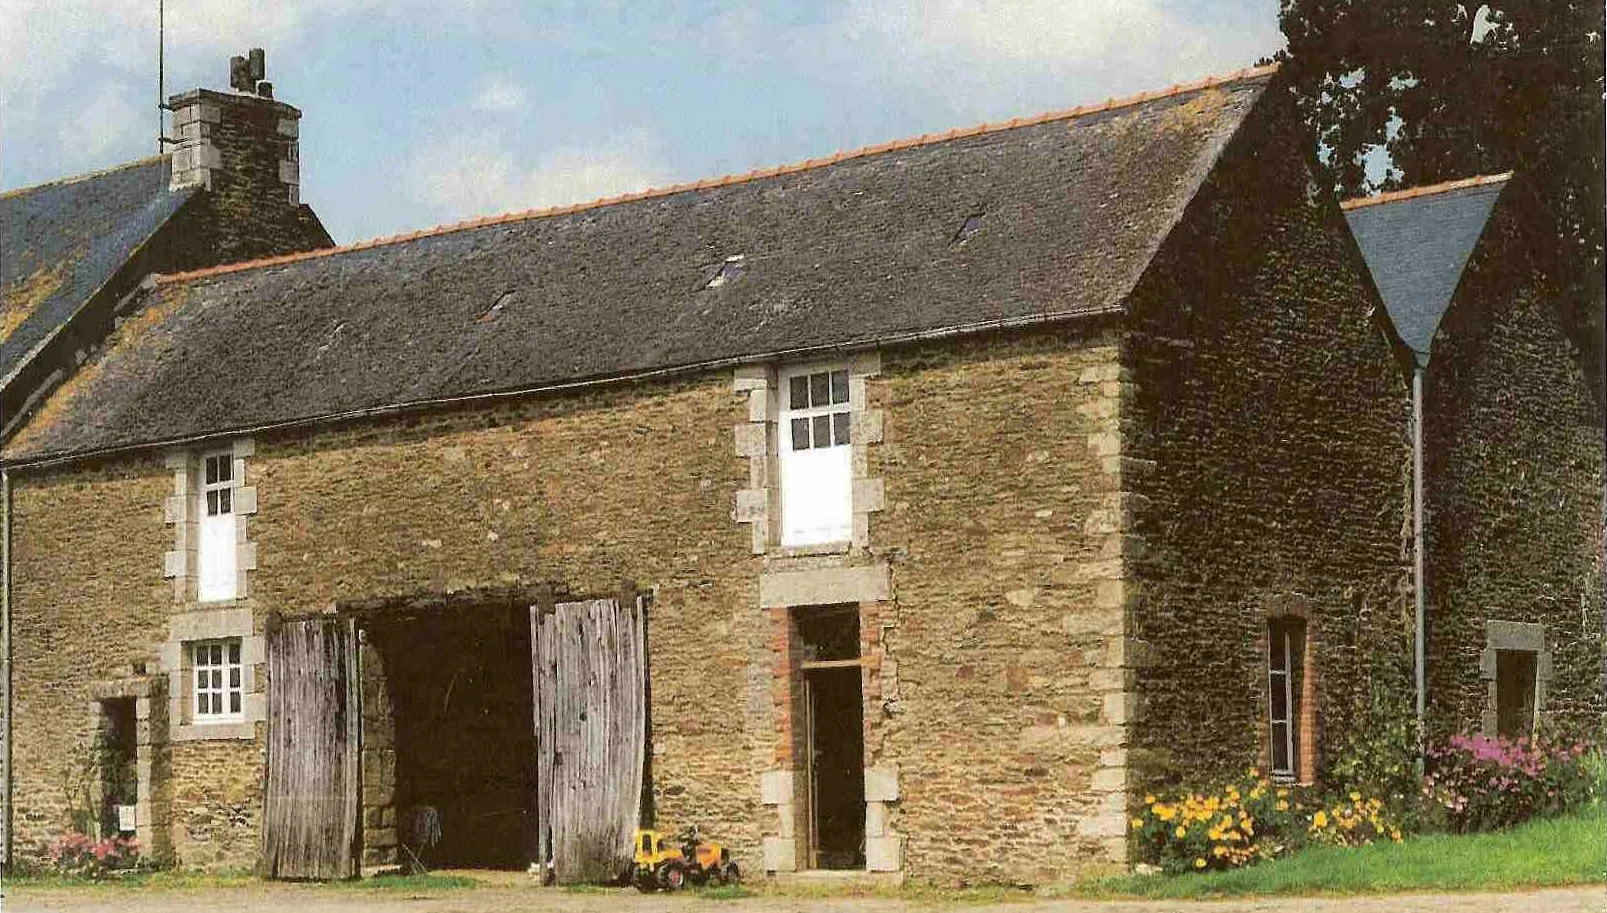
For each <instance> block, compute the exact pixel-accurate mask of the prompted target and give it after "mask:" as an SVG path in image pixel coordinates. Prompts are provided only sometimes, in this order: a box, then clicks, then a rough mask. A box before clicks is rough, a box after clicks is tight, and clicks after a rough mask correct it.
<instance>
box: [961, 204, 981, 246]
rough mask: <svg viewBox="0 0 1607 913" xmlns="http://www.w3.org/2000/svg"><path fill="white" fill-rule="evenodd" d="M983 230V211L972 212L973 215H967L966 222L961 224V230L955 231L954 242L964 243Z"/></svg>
mask: <svg viewBox="0 0 1607 913" xmlns="http://www.w3.org/2000/svg"><path fill="white" fill-rule="evenodd" d="M981 230H982V213H980V212H976V213H972V214H971V215H968V216H966V217H965V222H964V224H962V225H961V226H960V230H959V231H957V232H955V233H954V243H955V244H964V243H965V242H967V241H969V240H971V238H972V237H973V236H975V235H976V233H977V232H979V231H981Z"/></svg>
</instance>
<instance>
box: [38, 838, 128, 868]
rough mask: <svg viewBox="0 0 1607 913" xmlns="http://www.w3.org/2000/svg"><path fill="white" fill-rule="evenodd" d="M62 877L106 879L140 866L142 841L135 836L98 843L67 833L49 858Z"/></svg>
mask: <svg viewBox="0 0 1607 913" xmlns="http://www.w3.org/2000/svg"><path fill="white" fill-rule="evenodd" d="M46 858H47V859H49V861H50V867H51V868H52V869H54V870H55V871H56V872H57V873H58V874H61V875H66V876H69V877H74V878H103V877H105V876H106V875H107V874H109V873H111V872H113V871H116V870H119V869H131V868H134V867H135V866H137V865H139V842H138V841H136V840H134V839H133V838H132V837H111V838H108V839H106V840H99V841H97V840H94V839H92V838H90V837H87V836H85V835H84V834H78V833H72V834H65V835H63V836H62V837H60V838H59V839H57V840H56V842H55V843H54V844H52V845H51V847H50V852H49V853H48V854H47V856H46Z"/></svg>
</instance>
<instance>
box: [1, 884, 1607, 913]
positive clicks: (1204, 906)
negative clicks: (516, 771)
mask: <svg viewBox="0 0 1607 913" xmlns="http://www.w3.org/2000/svg"><path fill="white" fill-rule="evenodd" d="M705 909H708V910H723V911H730V913H816V911H828V910H829V911H844V910H846V911H850V913H904V911H912V913H918V911H925V910H938V911H942V910H952V909H964V910H972V911H993V913H1173V911H1178V910H1184V911H1198V913H1453V911H1454V913H1602V911H1603V910H1607V888H1603V887H1601V886H1599V885H1598V886H1593V887H1586V888H1566V889H1552V890H1544V891H1533V892H1524V893H1517V894H1416V895H1396V896H1389V897H1362V898H1357V897H1314V898H1280V899H1257V900H1228V901H1203V902H1195V903H1181V902H1178V901H1085V900H1023V901H1017V902H1011V903H1005V904H993V905H981V906H964V907H953V906H949V905H946V904H945V905H941V906H936V907H934V906H932V905H930V904H919V905H917V904H912V903H910V902H908V901H902V900H892V899H881V898H874V899H873V898H799V897H788V896H770V895H764V896H756V897H750V898H744V899H741V900H709V899H702V898H699V897H697V896H696V895H692V894H680V895H674V896H668V897H666V896H663V895H641V894H637V893H636V892H635V891H631V890H621V891H608V892H595V893H592V892H588V893H568V892H565V891H559V890H540V889H535V888H531V887H528V886H519V885H506V884H504V885H493V886H484V887H478V888H473V889H459V890H424V891H419V892H417V893H408V892H406V891H401V890H371V889H363V888H349V887H348V888H328V887H311V886H296V885H259V886H251V887H243V888H218V889H199V890H194V889H192V890H182V891H162V890H157V889H150V888H140V889H116V888H92V889H83V890H60V889H43V888H23V889H21V890H7V891H5V893H4V898H3V899H0V910H4V911H5V913H24V911H35V910H38V911H71V913H90V911H96V913H100V911H105V913H169V911H172V913H188V911H195V913H200V911H203V910H204V911H209V913H210V911H217V913H247V911H251V913H258V911H261V913H267V911H277V910H290V911H293V913H347V911H358V910H361V911H370V913H504V911H506V913H524V911H554V913H613V911H625V913H677V911H691V910H705Z"/></svg>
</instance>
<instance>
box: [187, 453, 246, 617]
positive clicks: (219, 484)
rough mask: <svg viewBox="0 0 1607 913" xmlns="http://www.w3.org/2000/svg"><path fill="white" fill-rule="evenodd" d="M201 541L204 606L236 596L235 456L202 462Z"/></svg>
mask: <svg viewBox="0 0 1607 913" xmlns="http://www.w3.org/2000/svg"><path fill="white" fill-rule="evenodd" d="M201 464H202V465H201V491H200V497H199V498H198V499H197V500H198V502H199V503H198V505H197V507H198V510H197V513H198V514H200V518H201V522H200V524H199V525H200V539H199V542H198V543H197V545H196V564H197V573H196V581H197V583H196V591H197V592H196V596H197V598H198V599H200V600H201V601H202V602H211V601H215V600H221V599H233V598H234V597H235V595H236V574H235V549H236V542H235V536H236V531H235V517H234V489H235V486H236V485H237V484H238V481H239V480H238V479H236V478H235V473H234V456H233V454H231V453H228V452H224V453H212V454H207V455H206V456H204V457H202V459H201Z"/></svg>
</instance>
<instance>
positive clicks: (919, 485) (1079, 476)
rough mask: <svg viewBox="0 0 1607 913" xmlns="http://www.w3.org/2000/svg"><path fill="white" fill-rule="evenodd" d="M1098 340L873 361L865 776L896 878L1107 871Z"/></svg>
mask: <svg viewBox="0 0 1607 913" xmlns="http://www.w3.org/2000/svg"><path fill="white" fill-rule="evenodd" d="M1114 340H1115V337H1114V336H1113V335H1109V331H1108V330H1106V329H1101V328H1098V327H1091V328H1089V329H1088V330H1087V331H1086V333H1081V334H1073V333H1070V332H1068V333H1066V334H1064V335H1056V334H1040V335H1032V336H1025V337H1019V338H1014V339H998V340H992V341H985V342H984V341H978V342H970V343H963V344H959V345H957V346H954V347H952V348H937V347H932V348H921V349H912V350H909V351H900V352H884V353H883V356H882V358H883V376H882V377H881V378H879V379H877V380H875V381H873V382H872V384H871V388H870V399H871V402H872V404H873V405H875V406H876V407H877V408H879V409H881V410H882V413H883V415H884V416H885V417H886V418H885V428H884V438H883V444H882V445H881V447H879V448H873V450H872V455H871V459H872V461H873V464H874V465H873V471H874V474H876V475H880V476H882V477H883V478H884V479H885V484H886V509H885V510H884V511H882V512H881V513H879V514H875V515H873V516H872V518H871V520H870V542H871V547H872V550H873V551H876V552H877V553H878V554H879V555H881V556H883V557H885V559H886V560H887V561H888V563H889V564H890V566H891V569H892V583H893V591H894V599H893V601H892V603H891V604H890V605H887V606H886V608H885V609H884V610H883V611H882V612H881V613H880V616H879V617H874V618H873V621H872V625H873V630H870V631H865V632H863V636H864V637H865V638H866V639H867V641H877V640H879V641H880V646H881V648H882V651H883V658H882V659H881V661H880V664H879V665H878V666H873V667H872V668H871V670H870V671H869V672H868V674H867V677H866V705H865V715H866V730H867V731H866V740H867V742H866V744H867V749H866V754H867V762H868V763H869V764H870V765H871V766H872V767H878V768H879V767H894V768H896V769H897V771H898V774H899V789H900V794H901V795H900V799H899V801H898V802H897V803H895V804H893V806H892V809H893V810H892V814H891V820H890V822H889V824H890V826H891V827H892V828H893V829H894V830H895V831H896V832H898V833H902V834H905V835H906V841H907V843H906V851H905V871H906V872H907V873H908V874H909V875H910V876H911V877H915V878H935V879H942V880H950V881H952V880H955V879H965V880H968V881H973V882H975V881H1011V882H1029V883H1042V882H1046V881H1051V880H1055V879H1062V878H1066V877H1070V876H1071V875H1073V874H1075V873H1077V872H1079V871H1085V870H1087V869H1088V868H1090V867H1099V866H1101V865H1106V866H1108V865H1111V864H1116V863H1121V862H1123V861H1125V844H1124V842H1123V840H1122V835H1123V833H1124V828H1125V824H1124V821H1125V816H1124V815H1123V814H1122V811H1123V804H1124V802H1125V797H1124V795H1123V794H1122V785H1123V782H1124V780H1125V770H1124V768H1125V757H1124V752H1125V745H1126V738H1125V733H1124V730H1123V726H1124V724H1125V714H1126V704H1125V701H1124V698H1123V697H1122V694H1123V688H1124V677H1125V676H1124V673H1123V671H1122V669H1121V665H1122V662H1123V656H1124V651H1123V646H1122V641H1121V634H1122V614H1121V609H1120V603H1121V597H1120V582H1119V579H1118V578H1119V577H1120V572H1119V570H1118V566H1119V562H1120V551H1119V544H1117V545H1116V546H1114V547H1113V542H1112V539H1111V537H1112V536H1113V535H1115V534H1116V532H1117V530H1118V527H1119V523H1120V518H1119V509H1120V508H1119V505H1120V495H1119V491H1120V487H1121V486H1120V483H1119V478H1118V474H1117V469H1118V467H1117V466H1116V465H1115V464H1114V463H1112V462H1111V461H1109V460H1107V459H1106V456H1107V455H1109V454H1111V453H1112V452H1113V450H1114V448H1115V447H1116V446H1117V445H1116V442H1115V440H1114V431H1115V424H1114V423H1115V422H1116V419H1117V416H1116V409H1117V402H1118V400H1119V398H1120V387H1121V382H1120V377H1119V369H1118V368H1117V364H1116V354H1117V349H1116V346H1115V341H1114Z"/></svg>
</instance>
